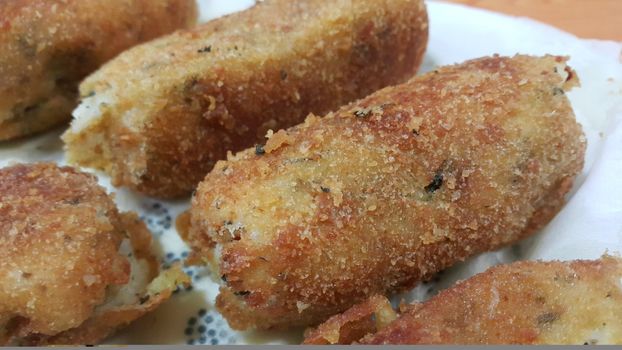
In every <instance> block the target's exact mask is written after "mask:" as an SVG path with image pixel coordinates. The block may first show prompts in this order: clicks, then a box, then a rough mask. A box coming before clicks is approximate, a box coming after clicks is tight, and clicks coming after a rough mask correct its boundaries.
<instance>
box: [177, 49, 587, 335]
mask: <svg viewBox="0 0 622 350" xmlns="http://www.w3.org/2000/svg"><path fill="white" fill-rule="evenodd" d="M565 61H566V58H565V57H559V56H544V57H531V56H521V55H518V56H515V57H512V58H510V57H499V56H494V57H485V58H480V59H475V60H471V61H467V62H465V63H462V64H457V65H453V66H446V67H442V68H439V69H438V70H436V71H433V72H430V73H427V74H425V75H422V76H417V77H415V78H413V79H411V80H410V81H409V82H407V83H405V84H402V85H398V86H394V87H388V88H385V89H383V90H380V91H378V92H376V93H374V94H372V95H370V96H368V97H367V98H364V99H362V100H360V101H358V102H355V103H353V104H350V105H347V106H345V107H343V108H341V109H340V110H338V111H337V112H335V113H329V114H328V115H326V116H325V117H323V118H318V117H315V116H310V117H309V118H307V120H306V121H305V123H304V124H301V125H299V126H296V127H293V128H290V129H287V130H284V131H279V132H277V133H269V136H270V138H269V139H268V141H267V143H266V144H265V146H258V147H255V148H251V149H248V150H246V151H243V152H240V153H238V154H236V155H231V156H230V157H229V159H228V160H227V161H221V162H218V163H217V164H216V166H215V167H214V170H212V172H210V173H209V174H208V175H207V177H206V178H205V180H204V181H203V182H202V183H201V184H200V185H199V187H198V190H197V192H196V194H195V196H194V198H193V201H192V208H191V228H190V232H189V233H188V234H187V236H186V239H187V240H188V241H189V243H190V244H191V245H192V247H193V256H194V261H199V260H202V261H205V262H207V263H210V264H211V265H212V268H213V269H214V271H216V272H217V273H218V274H219V275H220V276H222V279H223V285H222V287H221V289H220V294H219V296H218V298H217V301H216V305H217V307H218V309H219V310H220V311H221V312H222V313H223V315H224V316H225V317H226V318H227V320H228V321H229V324H230V325H231V326H232V327H233V328H235V329H266V328H284V327H289V326H294V325H310V324H317V323H318V322H321V321H323V320H325V319H326V318H327V317H329V316H331V315H333V314H335V313H338V312H341V311H343V310H345V309H347V308H348V307H350V306H351V305H353V304H354V303H357V302H359V301H362V300H365V299H366V298H367V297H369V296H371V295H374V294H387V293H391V292H396V291H401V290H405V289H408V288H411V287H413V286H414V285H415V284H416V283H417V282H419V281H421V280H423V279H426V278H429V277H430V276H431V275H432V274H434V273H436V272H438V271H439V270H442V269H445V268H447V267H448V266H450V265H452V264H454V263H456V262H458V261H461V260H464V259H465V258H467V257H469V256H472V255H474V254H477V253H480V252H483V251H487V250H493V249H497V248H499V247H501V246H504V245H507V244H509V243H512V242H515V241H517V240H519V239H521V238H523V237H526V236H528V235H530V234H531V233H533V232H534V231H536V230H537V229H539V228H541V227H542V226H543V225H545V224H546V223H547V222H549V220H550V219H551V218H552V217H553V216H554V215H555V214H556V213H557V212H558V210H559V209H560V207H561V206H562V205H563V203H564V195H565V194H566V193H567V192H568V191H569V189H570V188H571V186H572V183H573V179H574V177H575V175H576V174H577V173H578V172H579V171H580V170H581V169H582V166H583V159H584V153H585V137H584V135H583V133H582V130H581V127H580V125H579V124H577V122H576V120H575V117H574V114H573V112H572V108H571V106H570V103H569V101H568V99H567V97H566V96H565V93H564V91H565V90H566V89H569V88H570V87H572V86H574V85H576V84H578V81H577V76H576V73H574V72H573V71H572V70H571V69H570V68H569V67H567V66H566V64H565ZM277 135H279V136H277Z"/></svg>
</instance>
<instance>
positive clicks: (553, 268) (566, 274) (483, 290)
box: [304, 256, 622, 345]
mask: <svg viewBox="0 0 622 350" xmlns="http://www.w3.org/2000/svg"><path fill="white" fill-rule="evenodd" d="M621 279H622V259H620V258H617V257H612V256H603V257H602V258H601V259H599V260H593V261H591V260H575V261H571V262H559V261H553V262H534V261H523V262H517V263H513V264H509V265H502V266H497V267H493V268H491V269H489V270H487V271H486V272H484V273H481V274H478V275H476V276H474V277H472V278H469V279H467V280H466V281H462V282H459V283H458V284H456V285H455V286H453V287H451V288H449V289H447V290H445V291H442V292H441V293H439V294H438V295H436V296H435V297H433V298H432V299H430V300H428V301H426V302H424V303H416V304H412V305H405V306H404V305H403V306H402V307H401V309H402V311H401V314H400V315H399V318H398V319H397V320H396V321H394V322H391V323H390V324H388V325H383V327H382V329H380V330H379V331H378V332H377V333H376V330H375V329H372V328H371V327H367V329H366V330H360V331H359V332H358V333H357V334H352V335H350V334H351V333H348V331H349V330H348V326H349V325H350V324H352V323H358V324H361V323H362V322H363V320H368V319H370V318H371V315H373V314H374V313H377V312H378V311H381V312H383V309H381V308H379V307H378V306H377V305H385V304H387V303H388V301H387V300H386V299H384V298H383V297H380V296H376V297H374V298H372V299H370V300H369V301H366V302H365V303H363V304H362V305H357V306H355V307H354V308H353V310H348V311H346V312H345V313H344V314H343V315H338V316H334V317H332V318H331V319H330V320H328V321H327V322H326V323H324V324H322V325H321V326H319V327H318V328H317V329H316V330H313V331H310V332H309V333H308V334H307V337H306V338H305V342H304V343H305V344H336V343H340V344H349V343H352V342H355V341H358V342H360V343H363V344H566V345H573V344H574V345H581V344H584V345H596V344H600V345H602V344H622V318H620V314H621V313H622V284H621V283H620V281H621ZM383 299H384V300H383ZM354 309H364V310H365V312H363V313H361V312H359V313H358V314H357V313H355V312H354ZM344 326H345V327H344ZM340 330H345V331H346V333H341V331H340ZM365 331H367V332H368V333H369V334H367V335H366V336H364V337H360V336H359V335H360V334H361V333H365ZM340 333H341V337H339V335H340Z"/></svg>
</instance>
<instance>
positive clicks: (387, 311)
mask: <svg viewBox="0 0 622 350" xmlns="http://www.w3.org/2000/svg"><path fill="white" fill-rule="evenodd" d="M396 317H397V315H396V313H395V311H394V310H393V308H392V307H391V303H390V302H389V300H388V299H387V298H385V297H383V296H381V295H374V296H372V297H370V298H369V299H367V300H365V301H364V302H362V303H360V304H357V305H354V306H352V307H351V308H349V309H348V310H346V311H345V312H344V313H343V314H338V315H335V316H333V317H331V318H329V319H328V320H327V321H326V322H324V323H322V324H321V325H319V326H318V327H317V328H316V329H308V330H307V331H306V332H305V340H304V343H303V344H305V345H331V344H351V343H353V342H355V341H358V340H360V339H362V338H363V337H365V336H366V335H368V334H374V333H376V332H377V331H380V330H381V329H383V328H384V327H386V326H387V325H389V324H390V322H392V321H394V320H395V318H396Z"/></svg>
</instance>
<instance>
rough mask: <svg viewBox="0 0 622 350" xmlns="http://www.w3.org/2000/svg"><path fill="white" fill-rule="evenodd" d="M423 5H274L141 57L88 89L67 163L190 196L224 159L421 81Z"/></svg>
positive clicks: (393, 0)
mask: <svg viewBox="0 0 622 350" xmlns="http://www.w3.org/2000/svg"><path fill="white" fill-rule="evenodd" d="M427 39H428V22H427V14H426V8H425V4H424V2H423V0H358V1H352V0H334V1H326V0H306V1H291V0H266V1H261V2H258V3H257V4H256V5H255V6H254V7H252V8H250V9H248V10H246V11H242V12H238V13H235V14H232V15H229V16H226V17H223V18H219V19H216V20H213V21H211V22H208V23H206V24H204V25H200V26H198V27H195V28H193V29H190V30H186V31H179V32H176V33H175V34H172V35H170V36H167V37H164V38H161V39H158V40H155V41H152V42H150V43H147V44H144V45H140V46H138V47H135V48H133V49H131V50H129V51H127V52H125V53H123V54H121V55H120V56H119V57H117V58H116V59H115V60H113V61H112V62H110V63H109V64H107V65H106V66H104V67H103V68H102V69H100V70H99V71H97V72H95V73H94V74H92V75H91V76H90V77H88V78H87V79H86V80H85V81H84V82H83V83H82V84H81V85H80V93H81V95H82V98H83V100H82V103H81V104H80V105H79V106H78V108H77V109H76V110H75V111H74V113H73V115H74V120H73V122H72V125H71V129H70V130H69V131H67V132H66V133H65V135H64V136H63V139H64V141H65V143H66V150H67V155H68V160H69V161H70V162H72V163H73V164H79V165H81V166H88V167H92V168H97V169H100V170H103V171H105V172H106V173H107V174H108V175H110V176H111V178H112V180H113V184H114V185H115V186H127V187H129V188H131V189H133V190H136V191H138V192H140V193H143V194H147V195H151V196H157V197H165V198H172V197H181V196H187V195H189V194H190V193H191V192H192V191H193V190H194V189H195V188H196V185H197V184H198V183H199V182H200V181H201V180H202V179H203V178H204V177H205V175H206V174H207V173H208V172H209V171H210V170H211V169H212V167H213V165H214V163H215V162H216V161H218V160H222V159H224V158H225V157H226V153H227V151H234V152H237V151H240V150H242V149H245V148H247V147H251V146H253V145H254V144H255V143H259V142H261V141H263V138H264V135H265V133H266V131H268V129H274V130H278V129H279V128H285V127H290V126H293V125H295V124H298V123H301V122H302V121H303V120H304V118H305V117H306V116H307V115H308V114H309V113H315V114H324V113H327V112H328V111H331V110H334V109H337V108H339V107H341V105H343V104H345V103H348V102H350V101H353V100H355V99H358V98H361V97H364V96H366V95H367V94H369V93H372V92H373V91H376V90H378V89H380V88H382V87H385V86H387V85H391V84H397V83H400V82H403V81H405V80H407V79H408V78H410V77H411V76H412V75H413V74H415V72H416V70H417V68H418V67H419V65H420V63H421V60H422V58H423V53H424V51H425V48H426V44H427Z"/></svg>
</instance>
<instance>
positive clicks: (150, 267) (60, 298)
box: [0, 163, 159, 344]
mask: <svg viewBox="0 0 622 350" xmlns="http://www.w3.org/2000/svg"><path fill="white" fill-rule="evenodd" d="M126 239H127V240H129V241H131V246H130V248H132V249H131V250H130V252H129V253H133V254H134V255H135V256H136V258H137V259H139V260H145V263H146V265H147V268H146V270H145V271H131V270H130V269H131V265H130V262H129V259H128V258H127V257H126V256H124V255H123V254H121V252H120V246H121V244H122V242H123V241H124V240H126ZM150 245H151V235H150V233H149V232H148V231H147V229H146V227H145V226H144V224H142V222H140V220H139V219H138V218H137V217H136V215H135V214H132V213H128V214H120V213H119V212H118V211H117V209H116V207H115V205H114V203H113V201H112V200H111V198H110V197H109V196H108V195H107V194H106V192H105V191H104V189H103V188H101V187H99V186H98V185H97V182H96V180H95V178H94V177H93V176H92V175H87V174H84V173H80V172H78V171H76V170H74V169H72V168H67V167H64V168H59V167H57V166H55V165H53V164H44V163H42V164H32V165H15V166H11V167H7V168H4V169H0V256H2V259H0V344H4V343H13V344H39V343H47V342H50V341H51V338H52V337H53V336H55V335H58V334H59V333H60V334H63V333H62V332H64V331H67V330H71V331H70V333H71V334H75V337H76V339H78V340H80V339H84V340H88V341H89V342H93V343H94V342H97V341H99V340H101V339H102V338H103V337H105V336H106V335H108V334H109V333H110V332H111V331H112V330H113V329H114V328H115V327H113V326H112V325H111V324H110V323H108V324H99V323H97V324H92V322H91V323H89V320H92V318H93V317H103V316H102V315H104V314H108V313H109V312H112V311H115V310H117V309H118V307H108V308H106V307H104V308H101V309H97V307H98V306H100V305H101V304H103V303H104V302H106V301H108V300H109V299H110V297H113V296H114V295H111V294H112V293H111V288H117V287H121V286H122V285H125V284H128V283H129V282H130V278H138V277H140V276H137V275H136V274H138V273H146V274H148V275H149V276H143V278H147V279H149V280H151V279H153V277H154V276H155V275H156V274H157V265H156V264H155V260H154V258H153V256H152V255H151V253H150ZM144 292H145V291H142V290H137V291H136V293H139V294H140V295H138V296H133V297H134V299H138V298H139V297H140V296H142V295H143V293H144ZM154 299H155V298H154ZM151 303H153V304H154V305H153V307H155V306H157V304H158V303H159V302H158V301H157V300H153V301H152V302H150V303H149V304H148V305H144V306H142V305H141V306H140V307H145V308H146V309H145V312H146V311H148V308H147V306H150V304H151ZM128 307H131V306H128ZM137 308H138V307H137ZM129 320H131V319H129V318H126V319H125V321H126V322H124V323H118V324H116V325H114V326H119V325H122V324H125V323H127V322H129ZM85 324H87V325H88V324H90V326H88V327H89V328H92V329H93V332H96V331H97V332H98V333H97V335H98V336H99V337H90V338H87V337H85V336H84V333H83V331H84V330H85V327H84V325H85ZM100 326H101V327H100ZM98 327H100V328H98ZM104 327H106V328H104ZM78 336H82V338H80V337H78ZM67 339H70V338H67Z"/></svg>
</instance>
